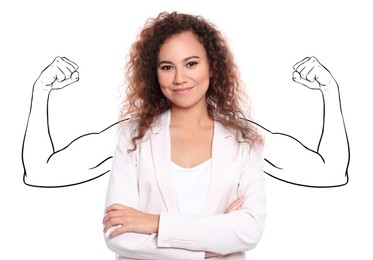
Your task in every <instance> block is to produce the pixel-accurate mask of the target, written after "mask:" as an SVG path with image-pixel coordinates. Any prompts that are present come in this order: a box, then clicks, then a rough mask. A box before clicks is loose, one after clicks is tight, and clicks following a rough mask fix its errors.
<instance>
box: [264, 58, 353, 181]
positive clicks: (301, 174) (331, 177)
mask: <svg viewBox="0 0 373 260" xmlns="http://www.w3.org/2000/svg"><path fill="white" fill-rule="evenodd" d="M293 80H294V81H295V82H297V83H300V84H302V85H304V86H306V87H308V88H309V89H312V90H314V91H320V92H321V94H322V98H323V104H324V115H323V129H322V133H321V136H320V141H319V144H318V147H317V150H312V149H309V148H308V147H306V146H304V145H303V144H302V143H301V142H300V141H298V140H297V139H295V138H294V137H292V136H289V135H286V134H283V133H274V132H270V131H268V130H267V129H265V132H266V133H267V134H266V146H267V147H266V152H265V155H264V157H265V160H266V162H267V163H266V165H265V168H264V170H265V172H266V173H267V174H268V175H270V176H272V177H274V178H276V179H279V180H282V181H285V182H288V183H292V184H297V185H301V186H309V187H336V186H342V185H345V184H347V182H348V175H347V170H348V165H349V160H350V148H349V142H348V137H347V132H346V127H345V123H344V118H343V114H342V107H341V101H340V94H339V86H338V84H337V82H336V81H335V79H334V78H333V76H332V75H331V74H330V72H329V71H328V70H327V69H326V68H325V67H324V66H323V65H321V63H320V62H319V61H318V60H317V59H316V58H315V57H310V58H305V59H304V60H302V61H300V62H298V63H297V64H295V65H294V72H293Z"/></svg>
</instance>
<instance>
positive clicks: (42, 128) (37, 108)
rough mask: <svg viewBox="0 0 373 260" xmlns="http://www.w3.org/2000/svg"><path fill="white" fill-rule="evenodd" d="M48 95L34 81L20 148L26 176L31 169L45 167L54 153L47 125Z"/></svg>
mask: <svg viewBox="0 0 373 260" xmlns="http://www.w3.org/2000/svg"><path fill="white" fill-rule="evenodd" d="M49 95H50V91H46V90H43V89H41V88H40V86H39V83H38V81H36V82H35V84H34V88H33V93H32V98H31V104H30V111H29V116H28V121H27V125H26V130H25V136H24V140H23V147H22V159H23V163H24V167H25V175H26V176H28V175H29V174H31V172H32V169H40V168H41V167H45V165H46V164H47V163H48V158H49V157H50V156H51V154H53V152H54V146H53V142H52V137H51V135H50V131H49V125H48V100H49Z"/></svg>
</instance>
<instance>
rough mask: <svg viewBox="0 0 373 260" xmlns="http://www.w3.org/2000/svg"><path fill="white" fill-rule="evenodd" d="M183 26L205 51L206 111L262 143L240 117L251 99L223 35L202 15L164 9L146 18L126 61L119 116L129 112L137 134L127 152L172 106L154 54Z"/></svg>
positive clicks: (247, 138)
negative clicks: (207, 75) (208, 74)
mask: <svg viewBox="0 0 373 260" xmlns="http://www.w3.org/2000/svg"><path fill="white" fill-rule="evenodd" d="M186 31H190V32H193V33H194V34H195V35H196V36H197V37H198V39H199V41H200V42H201V44H202V45H203V46H204V48H205V50H206V54H207V59H208V62H209V66H210V70H211V78H210V85H209V88H208V90H207V92H206V102H207V109H208V113H209V116H210V117H211V118H212V119H214V120H216V121H218V122H220V123H222V124H223V125H224V126H226V127H228V128H232V129H236V130H239V131H238V132H239V133H241V134H240V136H241V137H242V138H243V140H245V141H246V142H249V143H250V144H251V145H253V146H255V145H261V144H262V143H263V139H262V137H261V135H259V134H258V131H257V129H256V128H255V126H254V125H253V124H251V123H250V121H248V120H242V118H250V105H249V99H248V97H247V95H246V93H245V92H244V84H243V83H242V82H241V79H240V76H239V71H238V68H237V65H236V64H235V62H234V59H233V55H232V53H231V51H230V49H229V47H228V44H227V42H226V41H225V39H224V37H223V36H222V34H221V33H220V32H219V30H218V29H217V28H216V26H215V25H214V24H212V23H211V22H209V21H207V20H205V19H204V18H203V17H201V16H193V15H189V14H182V13H177V12H172V13H167V12H162V13H160V14H159V15H158V16H157V17H156V18H151V19H148V20H147V21H146V23H145V26H144V28H143V29H142V31H141V32H140V34H139V35H138V39H137V41H136V42H134V44H133V45H132V47H131V50H130V53H129V60H128V62H127V64H126V86H127V92H126V94H127V97H126V99H125V100H124V102H123V104H122V108H121V111H120V118H121V119H124V118H126V117H131V120H136V121H137V122H138V124H137V131H136V132H137V134H136V135H135V136H134V137H133V139H132V142H133V145H134V148H133V149H130V150H129V151H133V150H136V147H137V146H136V142H137V141H138V140H141V139H142V138H143V137H144V135H145V133H146V131H147V130H148V129H149V128H150V127H151V125H152V123H153V122H154V120H155V119H156V118H157V116H158V115H160V114H162V113H163V112H165V111H167V110H168V109H169V108H170V102H168V100H167V98H166V97H165V96H164V95H163V93H162V92H161V89H160V86H159V83H158V79H157V59H158V54H159V50H160V47H161V45H162V44H163V43H164V42H165V41H166V40H167V39H169V38H170V37H171V36H173V35H175V34H179V33H182V32H186ZM240 139H241V138H240Z"/></svg>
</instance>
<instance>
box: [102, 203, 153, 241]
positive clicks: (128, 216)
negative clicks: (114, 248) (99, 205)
mask: <svg viewBox="0 0 373 260" xmlns="http://www.w3.org/2000/svg"><path fill="white" fill-rule="evenodd" d="M103 224H104V226H105V227H104V232H105V233H106V231H107V230H108V229H109V228H111V227H115V226H118V227H117V228H116V229H115V230H114V231H113V232H111V234H110V236H109V237H110V238H113V237H115V236H118V235H120V234H122V233H125V232H135V233H142V234H152V233H157V232H158V226H159V215H153V214H147V213H144V212H142V211H139V210H136V209H133V208H130V207H126V206H123V205H120V204H113V205H111V206H109V207H107V208H106V214H105V217H104V219H103Z"/></svg>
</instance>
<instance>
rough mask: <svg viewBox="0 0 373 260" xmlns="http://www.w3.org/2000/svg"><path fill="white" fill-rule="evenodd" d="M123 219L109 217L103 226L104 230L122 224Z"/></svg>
mask: <svg viewBox="0 0 373 260" xmlns="http://www.w3.org/2000/svg"><path fill="white" fill-rule="evenodd" d="M122 222H123V221H122V220H121V219H120V218H112V219H110V220H109V221H108V222H107V223H106V224H105V226H104V232H106V231H108V229H109V228H111V227H115V226H119V225H123V224H124V223H122Z"/></svg>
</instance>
